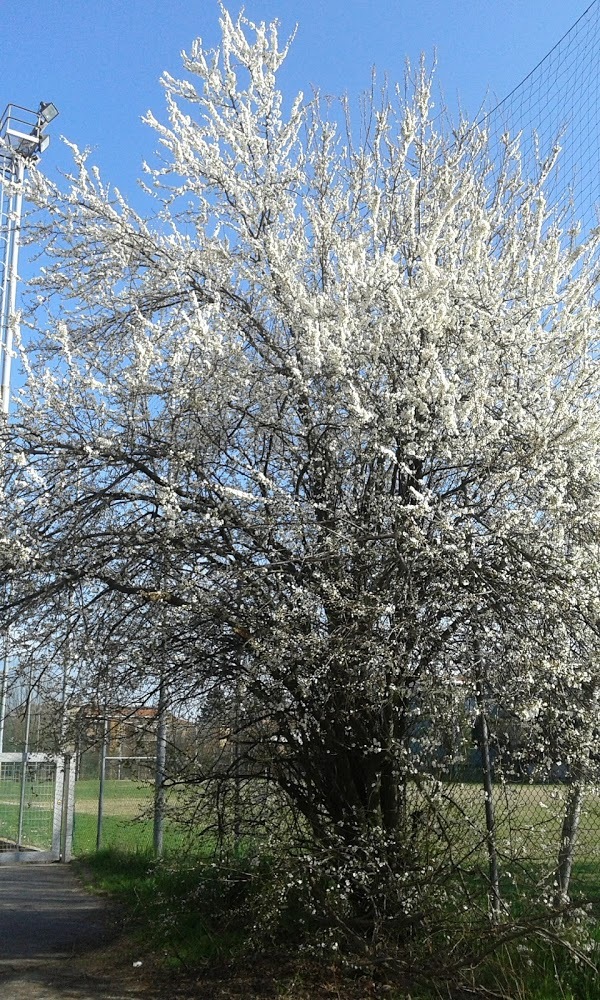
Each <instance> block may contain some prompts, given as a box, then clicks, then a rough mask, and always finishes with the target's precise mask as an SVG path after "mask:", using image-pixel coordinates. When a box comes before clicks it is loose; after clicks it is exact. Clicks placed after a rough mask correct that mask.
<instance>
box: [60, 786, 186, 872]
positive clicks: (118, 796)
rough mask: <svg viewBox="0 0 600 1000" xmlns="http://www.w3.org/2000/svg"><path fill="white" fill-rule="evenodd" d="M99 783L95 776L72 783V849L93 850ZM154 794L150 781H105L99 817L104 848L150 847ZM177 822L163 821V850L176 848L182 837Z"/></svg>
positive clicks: (138, 849)
mask: <svg viewBox="0 0 600 1000" xmlns="http://www.w3.org/2000/svg"><path fill="white" fill-rule="evenodd" d="M99 793H100V783H99V781H98V780H97V779H83V780H80V781H77V782H76V785H75V816H74V830H73V853H74V854H75V855H78V854H89V853H91V852H93V851H95V850H96V835H97V829H98V797H99ZM153 797H154V790H153V788H152V787H151V786H150V785H139V784H138V783H137V782H135V781H130V780H123V779H122V780H117V779H110V780H107V781H105V783H104V801H103V818H102V843H101V846H102V847H103V848H112V849H118V850H120V851H125V852H142V853H143V852H146V851H150V850H151V849H152V840H153V818H152V809H153ZM184 839H185V838H184V837H183V835H182V833H181V831H180V830H179V829H178V828H177V826H176V825H175V824H174V823H172V822H169V821H168V820H167V821H166V823H165V832H164V846H165V851H167V852H170V851H172V850H175V849H176V848H178V847H179V846H181V844H182V843H183V841H184Z"/></svg>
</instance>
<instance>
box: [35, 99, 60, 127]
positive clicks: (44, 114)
mask: <svg viewBox="0 0 600 1000" xmlns="http://www.w3.org/2000/svg"><path fill="white" fill-rule="evenodd" d="M38 115H39V116H40V118H41V119H42V121H43V123H44V125H49V124H50V122H53V121H54V119H55V118H56V116H57V115H58V108H57V107H56V104H52V101H41V102H40V107H39V111H38Z"/></svg>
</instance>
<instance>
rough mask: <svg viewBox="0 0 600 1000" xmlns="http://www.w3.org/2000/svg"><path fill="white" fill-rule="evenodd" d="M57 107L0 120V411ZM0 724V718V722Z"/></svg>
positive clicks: (13, 107) (15, 109)
mask: <svg viewBox="0 0 600 1000" xmlns="http://www.w3.org/2000/svg"><path fill="white" fill-rule="evenodd" d="M57 114H58V110H57V108H56V107H55V105H54V104H52V103H51V102H49V101H48V102H44V101H42V102H41V104H40V106H39V108H38V109H37V111H30V110H29V109H28V108H21V107H19V105H18V104H9V105H8V106H7V108H6V110H5V112H4V114H3V115H2V118H1V119H0V413H3V414H4V415H6V414H8V408H9V400H10V369H11V362H12V356H13V343H14V340H15V334H16V332H17V319H16V302H17V281H18V272H17V265H18V261H19V233H20V227H21V211H22V207H23V180H24V177H25V171H26V169H27V167H29V166H30V165H31V164H32V163H37V161H38V160H39V158H40V156H41V154H42V153H43V152H44V150H45V149H47V148H48V144H49V142H50V138H49V136H47V135H45V134H44V132H45V129H46V127H47V126H48V125H49V124H50V122H51V121H54V119H55V118H56V116H57ZM0 725H1V722H0Z"/></svg>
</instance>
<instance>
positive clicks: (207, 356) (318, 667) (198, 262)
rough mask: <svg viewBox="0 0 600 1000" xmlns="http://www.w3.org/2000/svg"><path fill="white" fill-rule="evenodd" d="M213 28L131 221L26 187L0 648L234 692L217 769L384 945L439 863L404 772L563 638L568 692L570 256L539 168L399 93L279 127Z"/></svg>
mask: <svg viewBox="0 0 600 1000" xmlns="http://www.w3.org/2000/svg"><path fill="white" fill-rule="evenodd" d="M222 31H223V41H222V45H221V47H220V49H219V51H218V52H214V53H211V52H207V51H205V50H204V48H203V46H202V44H201V42H200V41H198V42H196V43H195V44H194V46H193V47H192V51H191V54H189V55H188V56H186V57H185V59H184V66H185V71H186V77H185V79H181V80H176V79H173V78H172V77H171V76H168V75H165V77H164V81H163V82H164V87H165V92H166V97H167V107H168V123H167V124H161V123H160V122H159V121H158V120H157V119H155V118H154V116H153V115H148V117H147V121H148V123H149V125H150V126H151V127H152V128H154V129H155V131H156V133H157V135H158V137H159V140H160V143H161V148H162V158H161V164H162V165H161V166H159V167H158V168H150V167H148V168H147V169H146V174H145V187H146V191H147V194H148V197H149V199H150V204H151V206H152V214H149V215H148V217H146V218H142V217H141V216H140V215H139V214H137V213H136V212H135V211H134V210H133V209H132V208H131V207H130V206H129V205H128V204H127V202H126V200H125V199H124V198H123V197H121V195H120V194H119V193H118V192H117V191H115V190H112V189H111V188H109V187H108V186H107V185H106V184H105V183H104V182H103V181H102V180H101V178H100V176H99V174H98V173H97V171H96V170H94V169H91V168H90V167H89V166H88V157H87V155H86V154H85V153H81V152H80V151H79V150H77V149H73V154H74V163H75V168H74V171H73V174H72V176H71V177H69V178H68V180H67V182H66V184H65V185H64V186H62V187H61V186H57V185H55V184H54V183H52V182H50V181H49V180H48V179H46V178H44V177H43V176H42V175H40V174H37V173H32V175H31V179H30V192H29V194H30V197H31V199H32V200H33V201H34V203H35V206H36V211H35V212H34V213H32V215H31V216H30V219H29V223H28V225H29V238H30V239H31V240H32V241H34V242H35V243H36V244H37V245H41V247H42V248H43V252H44V258H43V263H44V266H43V268H41V269H40V273H39V275H38V277H37V278H36V279H35V281H34V282H33V289H32V295H33V297H32V311H31V314H30V317H29V326H30V332H29V336H28V341H27V344H26V346H25V347H24V349H23V357H24V364H25V366H26V370H27V383H26V386H25V388H24V390H23V391H22V393H20V398H19V403H18V406H17V407H16V408H15V411H14V416H13V418H12V420H11V423H10V425H9V426H8V427H6V428H5V430H4V433H5V437H6V442H7V444H6V450H5V459H4V463H5V491H6V496H7V497H9V498H10V504H9V503H8V502H7V504H6V505H5V507H4V511H5V512H6V511H8V510H10V511H11V515H10V517H9V516H8V515H6V516H4V515H3V516H4V532H5V538H6V543H7V544H6V546H5V548H4V550H3V557H2V558H3V559H4V562H5V569H6V572H7V573H8V574H9V576H10V578H11V580H12V585H11V597H10V600H7V601H6V602H5V605H6V610H7V615H9V614H12V615H13V616H14V615H15V614H18V616H19V619H20V621H21V634H22V640H21V641H22V643H23V645H24V646H27V644H28V643H29V644H31V643H32V641H33V638H32V637H33V636H34V635H35V634H39V633H40V628H41V627H42V626H41V624H40V623H41V622H44V623H46V624H45V626H44V627H45V628H46V629H47V633H44V634H48V635H49V636H54V640H53V641H54V642H55V643H58V642H59V641H60V636H61V635H62V634H63V632H64V630H65V622H67V623H68V631H69V635H70V642H71V643H72V645H73V647H74V649H75V650H76V652H75V654H74V657H75V659H77V660H78V662H79V663H80V664H82V663H84V662H85V663H86V664H87V665H88V671H89V673H90V674H91V675H93V671H94V655H95V654H94V652H92V650H93V651H95V652H96V653H97V652H98V651H100V650H104V651H105V652H106V653H110V656H111V658H112V661H113V663H115V662H116V663H117V665H118V670H116V671H115V674H114V675H113V679H112V681H111V683H113V684H115V683H117V680H116V678H117V676H118V677H120V678H121V679H122V683H124V684H125V683H129V684H130V685H131V686H132V688H134V689H138V690H141V689H143V688H144V686H146V688H148V686H149V687H152V686H153V685H154V684H155V682H156V678H157V677H158V675H159V674H160V675H161V676H163V675H165V676H166V677H167V678H168V683H169V685H170V690H171V696H172V697H173V698H174V699H176V698H177V697H179V696H181V697H182V698H183V697H186V698H189V697H191V696H193V697H194V698H196V699H199V698H202V697H204V694H205V693H206V692H207V691H208V689H209V688H210V687H211V686H216V687H217V688H218V689H219V690H220V691H221V693H223V692H227V691H229V692H231V697H232V698H234V694H235V695H236V699H237V702H236V703H237V716H236V718H237V723H236V725H237V727H238V731H239V732H240V733H241V736H240V738H239V746H240V747H241V748H242V751H241V752H242V755H243V762H242V769H243V772H244V774H246V775H250V776H251V775H256V774H258V773H263V774H264V773H268V776H269V780H270V781H271V782H272V783H273V784H274V785H275V786H277V787H278V788H279V789H280V791H281V793H282V795H283V796H284V797H285V799H286V801H287V802H289V803H290V804H291V806H292V807H293V809H294V810H295V811H296V813H297V814H298V815H299V816H300V817H302V821H301V824H300V829H301V830H302V836H303V837H304V838H306V837H308V838H309V839H310V841H311V843H312V844H313V845H318V846H319V848H320V849H325V851H328V850H334V849H335V852H337V853H336V857H337V859H338V861H337V862H336V864H338V869H337V870H338V874H339V873H342V874H339V890H338V891H339V899H338V904H339V906H340V907H341V908H342V910H343V912H344V913H345V918H344V919H345V925H344V926H345V927H346V929H348V928H353V927H355V928H359V930H356V933H357V934H358V933H359V932H360V934H366V933H367V931H366V930H365V928H366V927H367V925H368V927H369V928H370V930H369V931H368V933H373V934H374V933H375V932H374V930H373V929H374V928H375V927H379V928H380V929H381V927H382V926H384V925H385V926H388V925H387V924H385V921H386V920H389V919H392V918H393V920H395V921H396V923H395V924H394V927H396V932H398V927H400V928H402V927H404V928H405V930H406V933H408V930H407V928H408V926H409V925H410V929H411V930H410V933H411V934H413V933H414V930H415V927H416V926H420V923H419V922H421V924H423V923H424V921H425V918H424V917H423V912H424V902H423V901H424V900H425V899H426V898H429V895H430V894H431V893H432V892H433V891H434V890H435V891H436V892H437V891H441V890H440V885H442V884H443V885H446V883H447V875H448V870H449V868H448V864H449V858H451V857H457V856H458V855H456V853H455V852H456V851H457V850H458V851H459V854H460V850H459V848H458V847H457V844H456V843H453V842H452V833H451V827H450V826H449V825H448V823H447V810H446V804H445V802H444V794H445V793H444V792H443V781H442V782H441V783H438V784H437V785H434V784H432V783H429V784H428V781H429V778H431V776H437V777H438V778H443V777H444V775H447V774H448V771H449V767H450V764H451V763H455V761H456V760H457V759H458V758H460V756H461V753H462V752H463V750H464V720H465V718H466V717H467V716H468V708H466V706H468V705H469V704H471V706H472V711H473V712H476V713H479V716H480V717H481V718H482V719H484V720H487V722H486V732H487V729H489V728H492V729H493V725H494V722H493V718H494V712H495V711H496V709H497V706H498V704H499V702H501V701H502V699H506V704H509V703H510V706H511V709H510V710H511V711H512V712H513V713H515V715H519V713H520V716H521V717H522V718H527V717H529V718H531V717H532V713H533V714H534V715H535V718H536V719H539V718H541V714H540V713H541V708H539V706H538V707H534V708H531V705H532V704H533V702H534V700H535V697H536V694H535V693H536V691H538V692H539V691H541V690H542V688H543V689H544V690H545V691H552V690H553V683H554V682H553V676H554V674H553V671H554V670H555V667H554V666H553V664H556V662H557V658H556V651H557V643H561V644H562V646H561V648H566V647H568V648H569V649H570V650H571V651H572V655H571V659H570V661H569V662H570V663H572V664H574V666H573V670H572V674H573V676H572V677H571V679H570V681H569V683H571V684H572V685H574V686H577V685H579V688H578V690H583V688H582V687H581V685H584V686H585V684H588V683H589V676H590V671H591V673H593V667H590V666H589V664H590V657H591V656H592V653H591V652H590V651H591V650H593V646H594V635H595V628H596V626H595V615H596V610H595V609H596V561H595V552H596V550H597V538H598V497H599V495H600V494H599V490H598V467H597V442H598V405H597V402H598V401H597V385H598V352H597V348H596V336H597V324H598V307H597V302H596V299H595V288H596V284H597V280H598V247H599V242H600V237H599V236H598V235H597V234H596V233H593V234H591V235H590V236H589V238H587V239H583V238H581V239H579V238H578V237H577V234H576V233H575V232H571V233H569V232H568V231H567V222H566V221H565V220H566V216H565V215H562V214H561V212H560V211H557V210H555V209H553V207H552V206H549V205H548V204H547V201H546V198H545V195H544V185H545V182H546V179H547V177H548V175H549V174H550V173H551V171H552V170H553V169H554V163H553V161H551V162H545V163H540V164H539V171H538V175H537V176H536V177H533V178H531V177H525V176H523V175H522V173H521V170H520V161H519V147H518V142H517V141H512V140H510V139H509V138H508V137H507V138H506V141H505V142H504V143H503V146H502V156H501V158H500V159H501V162H498V160H497V159H496V160H492V158H491V157H490V155H489V151H488V140H487V136H486V132H485V128H475V127H470V126H468V125H466V124H460V125H459V126H457V128H456V129H455V130H454V131H451V130H449V129H448V130H445V129H444V126H443V124H442V125H440V122H442V119H441V118H434V119H432V116H431V108H432V102H431V86H430V80H429V78H428V77H427V74H426V73H425V71H424V69H423V67H421V69H420V70H419V71H418V72H417V73H416V75H415V78H414V79H413V80H412V83H411V85H410V86H409V87H408V88H407V92H408V96H406V95H405V96H403V94H402V93H401V92H400V91H398V92H397V93H396V94H395V95H393V97H392V98H390V97H388V96H387V95H384V96H383V97H382V99H381V101H380V102H379V103H378V102H377V101H374V102H373V103H372V104H371V106H370V108H369V109H368V112H367V114H366V115H365V117H364V120H363V122H362V126H361V137H360V139H359V140H357V141H356V142H354V141H353V140H352V138H351V129H350V126H349V125H348V124H347V122H345V118H344V115H343V114H340V115H339V116H337V114H336V112H335V110H332V109H331V107H330V106H327V107H323V105H322V104H321V103H320V102H319V99H318V97H313V98H312V99H311V100H308V101H305V100H304V99H303V97H302V95H299V96H298V97H297V98H296V99H295V100H294V101H293V102H292V103H291V104H290V105H289V107H288V106H286V102H285V101H284V100H283V98H282V95H281V93H280V91H279V90H278V88H277V82H276V77H277V72H278V70H279V68H280V66H281V63H282V61H283V59H284V58H285V55H286V51H287V49H286V47H283V48H282V47H281V46H280V43H279V40H278V36H277V30H276V25H270V26H268V27H265V26H264V25H259V26H254V25H252V24H250V23H249V22H247V21H244V20H243V19H241V18H240V19H239V20H237V21H233V20H232V19H231V18H230V16H229V15H228V14H227V13H226V12H225V11H224V10H223V12H222ZM338 118H339V121H338ZM15 512H16V513H15ZM75 592H77V594H78V595H79V596H78V598H77V601H73V602H72V603H71V604H70V605H69V606H68V607H69V610H68V612H65V606H66V605H65V601H64V597H63V595H65V594H68V593H71V594H73V593H75ZM61 602H62V604H61ZM15 608H16V609H17V611H16V612H15ZM60 608H62V611H60V610H59V609H60ZM11 609H12V611H11ZM24 621H30V622H32V623H34V626H32V628H30V629H29V630H28V629H27V628H25V627H24V626H23V622H24ZM34 628H35V632H34ZM157 636H158V637H159V638H157ZM159 640H160V641H159ZM573 650H576V651H577V652H576V653H573ZM35 656H36V658H37V659H36V662H38V663H39V662H41V660H40V657H41V654H40V652H39V650H38V651H37V652H36V653H35ZM564 663H565V661H564V660H561V663H560V671H559V673H560V676H561V677H563V674H564V670H565V669H566V668H565V666H564ZM584 663H585V664H587V666H586V668H585V670H586V671H587V673H586V674H585V677H583V675H582V673H581V671H582V670H583V667H582V664H584ZM556 669H557V670H558V667H556ZM582 677H583V679H582ZM92 680H93V678H92ZM561 683H562V682H561ZM234 700H235V699H234ZM528 713H529V716H528ZM461 726H462V727H463V736H460V734H459V729H460V727H461ZM480 732H483V730H481V729H480ZM484 749H485V747H484ZM488 749H489V747H488ZM238 763H239V762H238ZM490 766H491V765H490ZM239 774H240V771H239V767H238V768H237V769H236V770H235V774H234V772H233V771H232V770H230V771H227V770H225V772H223V770H222V769H221V771H220V772H219V780H220V781H222V780H227V779H229V778H230V779H231V780H233V779H234V778H236V779H239ZM426 778H427V780H426ZM193 780H194V781H195V782H196V783H197V786H198V787H201V786H202V785H203V783H210V780H211V774H210V773H208V772H206V773H205V772H203V773H202V774H200V773H196V774H195V776H194V779H193ZM488 798H489V797H488ZM482 809H483V807H482ZM445 810H446V811H445ZM444 817H446V819H445V818H444ZM486 836H487V841H486V842H487V848H488V854H487V857H488V861H490V863H491V866H490V869H489V871H490V875H489V878H490V885H491V890H490V891H491V894H492V896H494V894H495V893H497V892H498V885H497V878H496V876H494V862H497V857H496V845H495V843H494V819H493V814H491V815H489V816H488V817H487V834H486ZM471 850H472V845H471V846H469V851H471ZM557 850H558V845H557ZM453 852H454V853H453ZM484 853H485V852H484ZM342 875H343V877H342ZM444 880H446V881H444ZM432 887H433V888H432ZM444 891H446V890H444ZM462 891H464V885H463V890H462ZM495 905H496V907H497V905H498V900H496V902H495ZM353 921H354V923H353ZM350 933H354V932H353V931H352V930H348V934H350ZM400 936H402V935H400Z"/></svg>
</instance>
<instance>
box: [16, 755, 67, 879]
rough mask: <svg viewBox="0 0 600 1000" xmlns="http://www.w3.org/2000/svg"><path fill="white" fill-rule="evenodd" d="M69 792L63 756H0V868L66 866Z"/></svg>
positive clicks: (65, 759) (65, 760)
mask: <svg viewBox="0 0 600 1000" xmlns="http://www.w3.org/2000/svg"><path fill="white" fill-rule="evenodd" d="M73 788H74V782H73V768H72V766H71V758H70V756H69V755H56V754H42V753H0V864H8V863H13V862H15V861H38V862H39V861H70V859H71V842H72V839H73Z"/></svg>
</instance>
